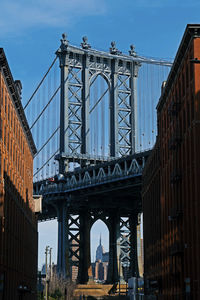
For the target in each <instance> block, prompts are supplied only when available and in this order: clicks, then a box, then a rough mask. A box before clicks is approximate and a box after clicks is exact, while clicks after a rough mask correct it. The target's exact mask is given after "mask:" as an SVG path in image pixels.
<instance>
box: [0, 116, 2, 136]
mask: <svg viewBox="0 0 200 300" xmlns="http://www.w3.org/2000/svg"><path fill="white" fill-rule="evenodd" d="M0 139H2V120H1V117H0Z"/></svg>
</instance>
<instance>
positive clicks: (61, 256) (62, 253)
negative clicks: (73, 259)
mask: <svg viewBox="0 0 200 300" xmlns="http://www.w3.org/2000/svg"><path fill="white" fill-rule="evenodd" d="M56 210H57V219H58V255H57V273H58V274H59V276H63V277H69V259H68V257H69V245H68V220H67V206H66V203H65V202H64V201H63V202H60V203H58V204H57V205H56Z"/></svg>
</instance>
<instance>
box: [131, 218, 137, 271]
mask: <svg viewBox="0 0 200 300" xmlns="http://www.w3.org/2000/svg"><path fill="white" fill-rule="evenodd" d="M137 225H138V215H137V214H134V215H133V216H131V217H130V231H131V235H130V244H131V252H130V261H131V264H130V274H131V276H133V277H139V269H138V255H137Z"/></svg>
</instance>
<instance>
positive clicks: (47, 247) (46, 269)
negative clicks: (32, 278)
mask: <svg viewBox="0 0 200 300" xmlns="http://www.w3.org/2000/svg"><path fill="white" fill-rule="evenodd" d="M48 250H49V246H46V248H45V273H46V278H45V298H46V300H48V280H47V271H48V266H47V258H48Z"/></svg>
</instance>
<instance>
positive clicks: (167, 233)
mask: <svg viewBox="0 0 200 300" xmlns="http://www.w3.org/2000/svg"><path fill="white" fill-rule="evenodd" d="M194 58H198V59H199V58H200V25H188V26H187V28H186V30H185V33H184V36H183V38H182V41H181V44H180V47H179V49H178V52H177V55H176V57H175V60H174V63H173V66H172V69H171V72H170V74H169V76H168V79H167V81H166V83H165V85H163V88H162V93H161V97H160V100H159V103H158V105H157V116H158V136H157V143H156V146H155V148H154V150H153V153H152V155H151V157H150V158H149V160H150V162H151V161H152V162H153V161H154V162H153V164H152V165H151V163H148V164H147V165H146V169H145V173H144V186H143V206H144V240H145V247H144V251H145V278H146V279H147V286H146V292H148V291H149V293H150V292H151V293H154V294H158V299H166V300H168V299H170V300H171V299H172V300H173V299H200V259H199V253H200V230H199V228H200V217H199V216H200V201H199V195H200V184H199V178H200V158H199V153H200V142H199V141H200V64H198V63H194V62H195V61H194ZM197 62H198V60H197ZM157 151H158V154H156V152H157ZM153 170H154V173H153ZM147 209H149V211H148V210H147ZM150 212H151V213H150Z"/></svg>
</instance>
